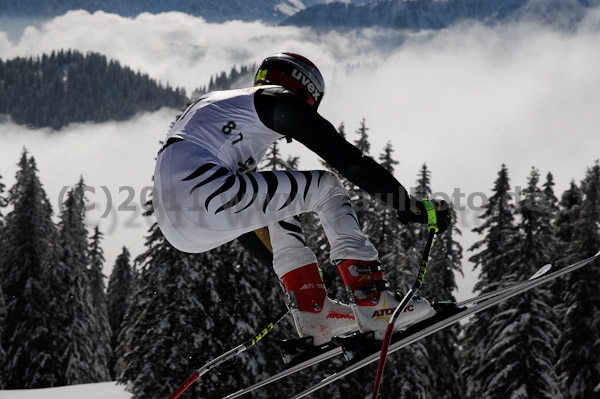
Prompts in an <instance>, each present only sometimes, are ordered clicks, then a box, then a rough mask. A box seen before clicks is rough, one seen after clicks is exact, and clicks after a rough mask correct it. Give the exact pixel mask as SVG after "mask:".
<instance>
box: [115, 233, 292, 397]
mask: <svg viewBox="0 0 600 399" xmlns="http://www.w3.org/2000/svg"><path fill="white" fill-rule="evenodd" d="M137 262H139V263H140V265H141V275H140V280H139V283H138V288H137V290H136V292H135V295H134V296H133V298H132V302H131V305H130V307H129V310H128V312H127V315H126V317H125V320H124V323H123V332H122V333H121V335H120V338H121V342H120V346H119V348H118V350H117V355H118V356H119V359H118V364H117V372H118V375H117V377H118V379H119V381H121V382H124V383H128V384H129V387H130V389H131V391H132V392H133V393H134V397H136V398H162V397H165V396H168V395H169V394H170V393H171V392H172V391H173V390H174V389H175V388H176V387H177V386H179V384H181V382H183V381H184V380H185V379H186V378H187V377H188V375H187V374H188V373H189V370H191V369H192V368H194V367H199V366H200V365H202V364H204V363H206V362H207V361H208V360H209V359H213V358H215V357H217V356H218V355H220V354H222V353H223V352H225V351H226V350H228V349H229V348H230V347H231V346H232V345H236V344H238V343H239V342H243V341H245V340H247V339H249V338H251V337H252V336H254V335H256V332H257V331H258V329H259V328H262V327H263V325H264V324H266V323H267V321H268V319H269V317H273V315H274V314H275V313H277V312H276V310H278V309H281V308H283V307H284V301H283V294H282V293H281V290H280V288H279V285H278V283H277V279H276V277H275V275H274V272H273V271H272V269H271V268H268V269H265V266H264V265H262V264H258V263H257V262H256V261H254V260H253V259H251V256H250V254H247V253H246V252H245V251H244V250H243V249H242V248H241V247H240V246H239V245H238V244H237V243H235V242H234V243H229V244H226V245H223V246H221V247H219V248H216V249H215V250H212V251H209V252H205V253H201V254H188V253H183V252H180V251H178V250H177V249H175V248H173V247H172V246H171V245H170V244H169V243H168V242H167V241H166V240H165V239H164V237H163V236H162V234H161V233H160V230H159V229H158V226H157V225H154V226H153V228H152V230H151V235H150V237H149V238H148V241H147V250H146V252H145V253H144V254H142V255H141V256H140V258H139V259H138V261H137ZM274 310H275V311H274ZM269 355H270V358H269V357H268V356H269ZM277 358H279V354H278V353H276V351H274V349H273V348H272V347H270V346H263V347H262V348H261V351H253V352H252V354H244V355H242V356H240V357H239V358H238V359H236V360H235V361H232V362H229V363H228V364H227V365H226V366H223V367H222V368H219V369H217V370H215V373H214V374H213V375H212V377H211V378H210V379H207V380H203V381H202V384H196V385H193V386H192V387H190V388H189V389H188V390H189V391H190V393H189V394H188V395H189V396H190V397H193V396H202V397H217V396H224V395H225V394H227V393H231V391H233V390H235V389H239V388H241V387H242V386H244V385H248V384H249V383H250V382H253V381H255V380H257V379H258V378H260V377H265V376H266V375H267V373H268V372H269V371H270V370H271V367H272V366H271V365H270V364H271V363H272V362H273V361H277ZM281 392H285V389H284V388H282V389H281V390H279V391H278V392H274V393H272V394H271V395H272V397H278V395H280V394H281Z"/></svg>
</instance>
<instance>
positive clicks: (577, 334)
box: [558, 161, 600, 399]
mask: <svg viewBox="0 0 600 399" xmlns="http://www.w3.org/2000/svg"><path fill="white" fill-rule="evenodd" d="M581 193H582V194H583V199H582V200H581V205H580V212H579V217H578V220H577V222H576V223H574V225H573V230H572V240H571V245H570V246H569V248H567V251H568V253H569V254H570V255H571V256H572V257H577V258H578V259H581V258H585V257H588V256H591V255H594V254H595V253H596V252H598V250H599V249H600V229H599V228H598V226H599V225H600V163H598V161H597V162H596V164H595V165H594V166H593V167H591V168H589V170H588V171H587V173H586V177H585V179H584V180H583V181H582V182H581ZM574 197H575V198H576V197H577V194H575V195H574ZM574 202H577V199H574ZM573 209H575V208H573ZM563 216H564V214H563ZM571 216H575V212H573V214H572V215H571ZM599 284H600V264H599V262H598V261H596V262H594V264H592V265H589V266H587V267H585V268H583V269H580V270H578V271H577V272H575V273H572V274H571V275H569V277H568V280H567V283H566V284H565V288H564V292H563V302H564V303H565V305H566V307H567V310H566V314H565V313H563V314H561V317H562V318H564V319H565V323H564V325H563V328H562V337H561V340H562V344H561V352H560V359H559V362H558V372H559V373H560V374H561V378H562V379H563V381H564V387H563V391H564V397H565V398H566V399H588V398H598V397H600V395H599V392H598V389H595V388H596V386H597V385H598V381H600V360H599V357H598V353H600V340H599V339H598V337H600V310H599V309H600V308H599V306H598V304H599V303H600V290H598V285H599Z"/></svg>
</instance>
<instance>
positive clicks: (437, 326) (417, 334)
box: [292, 251, 600, 399]
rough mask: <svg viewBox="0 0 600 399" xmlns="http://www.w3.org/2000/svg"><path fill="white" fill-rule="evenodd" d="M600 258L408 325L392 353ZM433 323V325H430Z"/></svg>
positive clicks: (347, 370)
mask: <svg viewBox="0 0 600 399" xmlns="http://www.w3.org/2000/svg"><path fill="white" fill-rule="evenodd" d="M598 258H600V251H599V252H598V253H596V255H594V256H592V257H590V258H587V259H584V260H581V261H579V262H576V263H574V264H572V265H569V266H566V267H564V268H562V269H560V270H557V271H555V272H553V273H550V274H546V275H543V276H541V277H538V278H536V279H534V280H528V281H527V282H524V283H521V284H517V285H516V286H514V287H513V288H512V289H510V290H505V291H504V292H503V293H501V294H499V295H496V296H492V297H489V298H488V299H486V300H483V301H479V302H472V306H470V307H467V308H466V309H465V310H462V311H459V312H458V313H456V314H454V315H452V316H449V317H447V318H444V319H442V320H440V321H437V322H434V323H433V324H431V322H429V323H428V321H429V319H427V320H423V321H422V322H421V323H417V324H415V325H414V326H411V327H409V328H408V329H407V330H406V331H405V332H404V333H402V336H401V337H399V338H398V339H397V340H396V342H395V343H393V344H392V345H390V348H389V351H388V352H389V353H394V352H396V351H398V350H400V349H402V348H404V347H406V346H408V345H410V344H412V343H414V342H417V341H418V340H420V339H422V338H425V337H427V336H429V335H431V334H433V333H435V332H437V331H440V330H442V329H444V328H446V327H448V326H450V325H452V324H454V323H456V322H458V321H459V320H461V319H463V318H465V317H467V316H470V315H473V314H476V313H479V312H481V311H483V310H485V309H488V308H490V307H492V306H494V305H497V304H498V303H500V302H502V301H505V300H507V299H509V298H512V297H514V296H516V295H519V294H521V293H523V292H526V291H529V290H531V289H532V288H534V287H537V286H538V285H540V284H544V283H546V282H549V281H552V280H554V279H556V278H557V277H560V276H563V275H565V274H567V273H571V272H574V271H575V270H577V269H579V268H581V267H583V266H585V265H587V264H589V263H591V262H593V261H594V260H596V259H598ZM435 317H436V316H433V317H432V319H433V318H435ZM428 324H431V325H428ZM423 325H425V327H423ZM378 359H379V352H377V351H375V352H374V353H373V354H371V355H369V356H367V357H364V358H363V359H361V360H359V361H357V362H356V363H354V364H352V365H350V366H348V367H346V368H345V369H343V370H341V371H339V372H337V373H335V374H332V375H330V376H329V377H327V378H325V379H323V380H322V381H321V382H319V383H317V384H315V385H313V386H312V387H310V388H308V389H306V390H305V391H303V392H301V393H299V394H298V395H296V396H294V397H293V398H292V399H300V398H303V397H305V396H306V395H309V394H311V393H314V392H316V391H318V390H319V389H321V388H324V387H325V386H327V385H329V384H331V383H333V382H335V381H337V380H339V379H340V378H343V377H345V376H347V375H349V374H351V373H353V372H355V371H357V370H359V369H361V368H363V367H365V366H366V365H368V364H370V363H373V362H375V361H377V360H378Z"/></svg>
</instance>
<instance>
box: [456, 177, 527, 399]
mask: <svg viewBox="0 0 600 399" xmlns="http://www.w3.org/2000/svg"><path fill="white" fill-rule="evenodd" d="M514 212H515V205H514V203H513V199H512V197H511V191H510V179H509V176H508V169H507V168H506V166H505V165H502V167H501V169H500V171H499V172H498V177H497V179H496V181H495V182H494V188H493V192H492V196H491V197H490V198H489V201H488V202H487V204H486V206H485V209H484V211H483V213H482V214H481V215H480V216H479V218H480V219H481V220H482V222H483V223H482V224H481V226H479V227H477V228H475V229H473V231H474V232H476V233H478V234H480V235H482V236H483V238H482V239H481V240H480V241H478V242H476V243H475V244H474V245H473V246H472V247H471V248H470V250H471V251H476V253H475V254H474V255H473V256H472V257H471V258H470V259H469V260H470V261H471V262H473V263H474V264H475V268H476V269H479V281H478V282H477V284H475V290H476V291H480V292H482V293H484V292H489V291H492V290H494V289H496V288H498V286H499V285H500V284H501V283H502V282H504V281H506V279H507V276H508V275H509V274H510V273H511V270H510V268H509V265H510V264H511V263H512V261H513V260H514V259H515V258H516V252H515V246H516V244H517V242H518V239H519V235H518V232H517V229H516V227H515V222H514ZM492 315H493V314H492V313H491V312H481V313H478V314H476V315H474V316H473V317H472V318H471V320H470V321H469V323H468V324H467V325H466V327H465V333H464V341H463V347H464V350H463V375H464V376H465V378H466V384H465V385H466V387H467V392H466V395H467V397H468V398H472V399H479V398H482V397H483V396H482V394H483V393H482V389H483V383H484V380H485V378H486V375H485V374H484V372H483V370H484V367H485V366H486V364H487V362H488V359H486V357H485V355H486V353H487V351H488V349H489V342H488V339H489V336H488V333H489V332H490V324H491V318H492Z"/></svg>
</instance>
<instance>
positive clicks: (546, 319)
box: [482, 169, 562, 399]
mask: <svg viewBox="0 0 600 399" xmlns="http://www.w3.org/2000/svg"><path fill="white" fill-rule="evenodd" d="M524 195H525V198H524V200H523V202H522V204H521V207H520V212H519V213H520V222H519V224H518V228H519V231H520V233H521V240H520V241H519V243H518V244H517V246H516V250H517V253H518V256H517V257H516V258H515V261H514V262H513V263H512V264H511V270H512V271H513V273H514V275H515V278H516V279H526V278H528V277H529V276H531V275H532V274H533V273H534V272H535V271H536V270H537V268H538V267H539V266H540V265H543V264H544V263H548V262H550V261H551V260H552V258H551V251H550V249H551V248H552V246H553V244H552V243H553V241H554V233H553V229H552V224H551V223H550V221H551V220H552V218H553V210H552V204H551V201H549V200H548V197H547V196H546V195H545V193H544V192H542V190H541V189H540V188H539V173H538V171H537V170H536V169H533V170H532V172H531V174H530V177H529V183H528V187H527V189H526V190H525V191H524ZM549 299H550V292H549V289H548V288H547V287H541V288H538V289H536V290H534V291H529V292H527V293H525V294H523V295H520V296H518V297H515V298H513V299H511V300H509V301H507V302H505V303H503V304H501V305H499V309H498V310H497V311H496V312H494V313H493V316H492V318H491V322H490V332H491V336H490V337H489V345H488V350H487V351H486V352H485V354H484V358H485V359H486V360H487V362H485V363H484V364H485V366H484V369H483V370H482V374H483V376H484V378H483V390H482V391H483V397H485V398H490V399H494V398H506V397H510V398H547V399H559V398H561V397H562V392H561V389H560V387H559V380H558V377H557V375H556V374H555V372H554V369H553V364H554V360H555V356H556V354H555V348H556V346H557V343H558V342H557V341H558V336H559V331H558V329H557V328H556V326H555V325H554V322H553V321H554V320H555V318H556V315H555V313H554V310H553V309H552V307H551V305H550V300H549Z"/></svg>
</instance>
